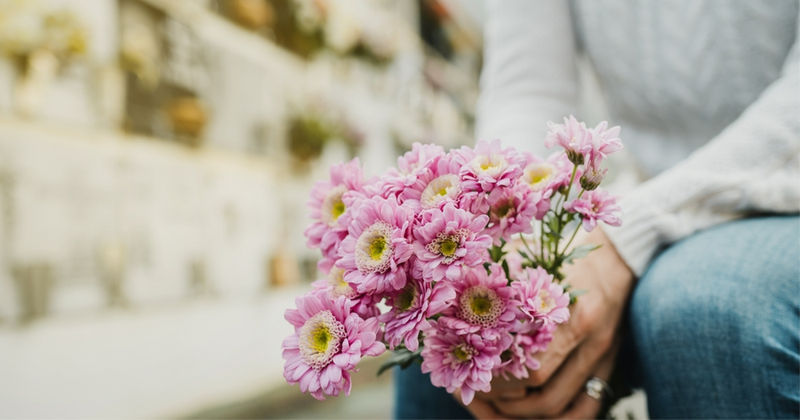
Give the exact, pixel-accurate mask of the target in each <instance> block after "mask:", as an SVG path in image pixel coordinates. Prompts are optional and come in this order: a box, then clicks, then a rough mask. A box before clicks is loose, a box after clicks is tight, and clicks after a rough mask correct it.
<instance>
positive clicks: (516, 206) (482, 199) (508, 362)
mask: <svg viewBox="0 0 800 420" xmlns="http://www.w3.org/2000/svg"><path fill="white" fill-rule="evenodd" d="M549 127H550V132H549V133H548V135H547V136H546V137H545V140H544V141H545V145H546V146H547V147H552V146H554V145H560V146H561V147H563V148H564V149H565V151H564V152H559V153H556V154H553V155H552V156H550V157H549V158H547V159H542V158H539V157H537V156H534V155H532V154H528V153H518V152H517V151H515V150H513V149H511V148H506V149H504V148H502V146H501V144H500V141H499V140H495V141H493V142H491V143H487V142H480V143H478V144H477V146H476V147H475V148H474V149H472V148H469V147H462V148H461V149H458V150H451V151H450V152H449V153H445V151H444V150H443V149H442V148H441V147H439V146H435V145H420V144H414V146H413V149H412V150H411V151H410V152H408V153H406V154H405V155H404V156H402V157H400V158H398V164H397V166H398V167H397V168H390V169H389V170H388V171H387V172H386V173H385V174H384V175H383V176H382V177H380V178H375V179H373V180H369V181H367V180H365V179H364V176H363V172H362V170H361V168H360V167H359V162H358V160H357V159H354V160H352V161H350V162H348V163H343V164H339V165H335V166H334V167H332V168H331V179H330V181H324V182H319V183H317V185H316V186H315V187H314V189H313V191H312V193H311V199H310V201H309V207H310V208H311V212H312V214H311V217H312V218H313V219H314V220H315V222H314V223H313V224H312V225H311V226H309V227H308V229H307V230H306V232H305V233H306V236H307V237H308V245H309V246H310V247H312V248H319V249H320V250H321V251H322V260H321V261H320V262H319V268H320V270H322V271H323V272H324V273H326V274H327V278H325V279H322V280H319V281H317V282H315V283H314V290H312V291H311V292H309V293H307V294H305V295H303V296H300V297H298V298H297V299H296V305H297V309H290V310H287V311H286V315H285V317H286V320H287V321H289V322H290V323H291V324H292V325H293V326H294V327H295V333H294V334H292V335H291V336H289V337H288V338H286V339H285V340H284V342H283V358H284V359H286V365H285V367H284V377H285V378H286V380H287V381H288V382H289V383H290V384H295V383H299V384H300V389H301V391H303V392H310V393H311V394H312V395H313V396H314V397H316V398H318V399H323V398H324V396H325V395H339V393H340V392H342V391H343V392H344V393H345V394H349V392H350V386H351V383H350V373H351V372H353V371H355V370H356V367H357V365H358V363H359V361H360V360H361V358H362V357H363V356H378V355H380V354H381V353H383V352H384V351H385V350H386V349H387V348H388V349H391V350H393V351H394V352H395V354H394V355H393V356H392V357H391V358H390V359H389V360H388V362H387V363H386V364H385V365H384V366H383V368H382V370H383V369H385V368H388V367H389V366H394V365H400V366H401V367H407V366H409V365H410V364H411V363H413V362H414V361H421V363H422V371H423V372H425V373H430V374H431V376H430V377H431V382H432V383H433V385H435V386H438V387H444V388H446V389H447V391H448V392H453V391H455V390H456V389H457V388H461V395H462V399H463V401H464V403H465V404H468V403H469V402H470V401H471V400H472V398H473V396H474V394H475V391H484V392H485V391H489V390H490V382H491V380H492V378H493V377H495V376H503V377H505V378H508V377H509V375H511V376H514V377H516V378H525V377H527V376H528V369H538V368H539V366H540V364H539V361H538V360H537V359H536V354H537V353H538V352H542V351H544V350H545V349H547V346H548V343H549V342H550V341H551V340H552V338H553V334H554V333H555V331H556V327H557V326H558V325H559V324H561V323H564V322H567V321H568V320H569V317H570V309H569V305H570V303H571V302H574V300H575V298H576V296H577V294H578V293H576V292H575V291H572V292H570V291H569V286H568V285H564V284H562V280H563V279H564V275H563V273H562V271H561V267H562V265H563V264H565V263H571V262H572V261H573V260H574V259H575V258H579V257H582V256H585V255H586V254H587V253H588V252H589V251H591V250H592V249H594V248H595V246H592V245H583V246H579V247H574V248H571V247H570V244H571V242H572V241H573V239H574V238H575V233H577V231H578V230H579V229H580V227H581V226H582V227H583V228H584V229H585V230H587V231H591V230H592V229H594V228H595V227H596V226H597V222H598V221H603V222H605V223H607V224H609V225H612V226H619V225H620V223H621V222H620V218H619V207H618V206H617V205H616V204H615V201H616V199H615V198H614V197H612V196H610V195H609V194H608V193H607V192H605V191H603V190H600V189H598V185H599V184H600V182H601V181H602V180H603V178H604V177H605V175H606V172H607V171H608V170H607V169H601V168H600V164H601V162H602V161H603V159H604V158H606V157H607V156H608V155H609V154H611V153H613V152H616V151H618V150H620V149H622V143H621V141H620V139H619V138H618V137H617V136H618V134H619V127H613V128H610V129H609V128H608V127H607V124H606V123H605V122H603V123H601V124H600V125H598V126H597V127H595V128H594V129H590V128H587V127H586V125H585V124H584V123H580V122H578V121H576V120H575V118H574V117H570V118H569V119H565V120H564V124H563V125H562V124H553V123H549Z"/></svg>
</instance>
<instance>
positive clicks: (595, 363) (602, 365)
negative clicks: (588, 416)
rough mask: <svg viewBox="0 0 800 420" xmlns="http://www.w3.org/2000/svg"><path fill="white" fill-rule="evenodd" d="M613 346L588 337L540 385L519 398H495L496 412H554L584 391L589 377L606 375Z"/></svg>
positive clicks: (526, 414)
mask: <svg viewBox="0 0 800 420" xmlns="http://www.w3.org/2000/svg"><path fill="white" fill-rule="evenodd" d="M617 348H618V346H617V345H616V344H615V345H614V346H613V347H612V348H610V349H609V348H600V347H598V346H597V345H596V344H595V343H594V342H592V341H588V342H585V343H584V344H582V345H581V346H580V347H578V348H577V349H576V350H575V351H574V352H573V353H572V354H571V355H570V356H569V358H568V359H567V360H566V361H565V363H564V365H563V366H562V368H561V369H559V370H558V371H557V372H556V373H555V374H554V375H553V377H552V378H551V379H550V381H548V382H547V384H546V385H545V386H544V387H543V388H542V389H540V390H537V391H534V392H532V393H531V394H530V395H529V396H527V397H525V398H522V399H513V400H505V401H504V400H497V401H494V405H495V407H496V408H497V410H498V412H499V413H501V414H504V415H507V416H512V417H538V416H544V417H554V416H557V415H559V414H560V413H563V412H564V411H565V410H566V409H567V407H568V406H569V404H570V403H571V402H572V401H574V400H575V399H576V397H577V396H578V395H579V394H581V393H583V392H584V387H585V385H586V381H587V380H588V379H589V378H590V377H592V376H595V375H597V376H598V377H601V378H607V377H609V376H610V374H611V370H612V368H613V363H614V357H615V356H616V353H617ZM601 375H602V376H601Z"/></svg>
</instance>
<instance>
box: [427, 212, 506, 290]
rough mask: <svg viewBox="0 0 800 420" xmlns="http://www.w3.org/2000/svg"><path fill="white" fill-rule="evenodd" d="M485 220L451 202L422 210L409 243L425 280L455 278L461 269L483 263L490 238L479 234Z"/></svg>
mask: <svg viewBox="0 0 800 420" xmlns="http://www.w3.org/2000/svg"><path fill="white" fill-rule="evenodd" d="M488 220H489V217H488V216H486V215H480V216H477V217H475V216H474V215H473V214H472V213H470V212H468V211H466V210H461V209H457V208H456V207H455V206H454V205H453V204H447V205H446V206H444V209H443V210H439V209H431V210H427V211H425V212H423V213H422V216H421V217H420V221H419V223H418V224H417V225H416V227H415V228H414V229H413V235H414V243H413V245H414V253H415V255H416V256H417V260H416V261H417V263H418V265H419V267H421V268H422V273H423V277H424V278H425V280H428V281H440V280H442V279H445V278H446V279H448V280H456V279H457V278H459V277H460V276H461V274H462V273H463V271H464V270H466V269H468V268H471V267H477V266H479V265H481V264H483V263H484V262H485V261H486V260H487V259H488V255H487V254H486V249H488V248H489V246H491V244H492V238H491V237H489V235H486V234H483V233H482V231H483V228H484V227H485V226H486V222H487V221H488Z"/></svg>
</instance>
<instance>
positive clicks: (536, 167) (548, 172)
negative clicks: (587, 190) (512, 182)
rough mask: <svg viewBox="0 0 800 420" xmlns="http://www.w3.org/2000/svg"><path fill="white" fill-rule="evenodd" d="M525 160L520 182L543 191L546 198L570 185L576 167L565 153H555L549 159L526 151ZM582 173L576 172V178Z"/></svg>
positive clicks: (536, 190)
mask: <svg viewBox="0 0 800 420" xmlns="http://www.w3.org/2000/svg"><path fill="white" fill-rule="evenodd" d="M525 162H526V164H525V167H524V168H523V169H522V177H520V179H519V184H524V185H526V186H527V187H528V188H530V189H531V191H534V192H541V193H542V196H543V197H544V198H545V199H549V198H550V196H551V195H552V194H553V193H554V192H555V191H557V190H558V189H559V188H561V187H566V186H568V185H569V180H570V178H571V176H572V169H573V168H574V167H575V165H574V164H573V163H572V162H570V161H569V159H568V158H567V155H566V154H564V153H553V154H552V155H550V157H548V158H547V160H543V159H541V158H540V157H538V156H535V155H533V154H530V153H526V154H525ZM580 175H581V174H580V173H579V174H576V179H578V178H579V177H580Z"/></svg>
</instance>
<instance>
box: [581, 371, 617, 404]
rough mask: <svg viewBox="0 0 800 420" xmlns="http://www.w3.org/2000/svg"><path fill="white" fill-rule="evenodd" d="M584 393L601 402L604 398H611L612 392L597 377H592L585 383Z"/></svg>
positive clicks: (604, 382)
mask: <svg viewBox="0 0 800 420" xmlns="http://www.w3.org/2000/svg"><path fill="white" fill-rule="evenodd" d="M586 393H587V394H589V396H590V397H592V398H594V399H596V400H597V401H600V402H603V399H604V398H613V397H614V391H613V390H611V387H610V386H609V385H608V383H607V382H606V381H604V380H602V379H600V378H598V377H597V376H593V377H591V378H589V380H588V381H586Z"/></svg>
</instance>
